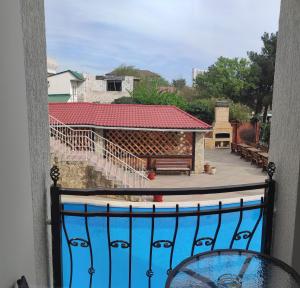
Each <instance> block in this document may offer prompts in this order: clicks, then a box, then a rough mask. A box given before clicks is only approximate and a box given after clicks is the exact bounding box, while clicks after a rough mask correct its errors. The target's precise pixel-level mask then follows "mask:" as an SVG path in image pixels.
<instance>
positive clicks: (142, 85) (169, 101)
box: [130, 79, 187, 109]
mask: <svg viewBox="0 0 300 288" xmlns="http://www.w3.org/2000/svg"><path fill="white" fill-rule="evenodd" d="M159 87H160V85H159V82H157V81H152V80H151V81H149V79H147V80H142V81H140V82H139V83H138V84H137V85H136V87H135V89H134V90H133V91H132V92H131V93H130V96H131V97H132V98H133V99H134V101H135V103H140V104H146V105H150V104H153V105H174V106H177V107H179V108H181V109H185V108H186V107H187V103H186V101H185V100H184V99H183V97H182V96H180V95H178V94H177V93H171V92H160V91H159Z"/></svg>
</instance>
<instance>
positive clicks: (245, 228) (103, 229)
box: [51, 167, 275, 288]
mask: <svg viewBox="0 0 300 288" xmlns="http://www.w3.org/2000/svg"><path fill="white" fill-rule="evenodd" d="M270 169H271V168H270ZM273 170H275V168H274V167H272V171H273ZM272 171H271V172H272ZM54 172H55V173H54ZM51 173H52V174H55V175H53V178H54V179H53V181H54V183H56V181H57V180H58V177H59V176H57V175H58V173H59V170H58V169H55V171H54V169H52V171H51ZM270 174H271V173H270ZM272 176H273V175H270V179H269V180H268V181H266V182H264V183H256V184H247V185H240V186H237V185H236V186H228V187H211V188H205V189H200V188H199V190H197V191H195V190H193V189H190V190H188V189H186V190H180V189H174V191H170V189H166V190H163V191H162V190H158V189H157V190H155V189H151V190H149V189H140V190H138V191H137V190H128V191H126V194H128V195H136V194H137V193H139V194H140V195H149V194H150V193H152V194H159V193H162V194H168V195H172V194H173V195H192V194H212V192H214V193H226V192H234V191H245V190H246V191H248V190H256V189H264V197H261V198H260V200H257V201H256V202H244V201H243V199H241V200H240V202H239V203H235V204H234V205H229V206H228V205H223V204H222V202H219V203H218V205H216V206H210V207H200V204H198V205H197V206H196V207H189V208H188V209H187V208H186V207H185V208H183V207H180V205H178V204H177V205H176V206H175V207H174V208H172V209H167V210H166V209H161V208H157V207H156V206H155V205H153V206H152V209H151V208H147V209H146V210H145V209H142V210H141V209H139V208H135V209H133V208H132V206H131V205H130V206H129V207H127V208H126V207H123V208H120V209H117V208H116V207H110V204H107V206H106V207H98V208H97V207H95V206H91V207H90V206H88V205H87V204H80V207H78V205H77V206H74V205H72V204H68V205H67V204H63V203H61V202H60V201H61V200H60V196H61V195H73V196H86V197H89V196H91V195H94V196H95V195H105V194H107V193H109V191H105V190H75V189H64V188H61V187H60V186H56V185H53V186H52V187H51V216H52V219H51V220H52V221H51V223H52V235H53V237H52V239H53V242H52V246H54V249H53V259H54V260H53V265H54V266H53V271H54V284H55V287H69V288H76V287H89V288H91V287H108V288H117V287H121V286H122V287H128V288H131V287H133V286H134V287H145V288H146V287H148V288H158V287H163V285H164V281H165V280H166V278H167V275H168V274H169V273H170V272H171V271H172V270H173V268H174V266H175V265H177V264H178V263H179V262H180V261H182V260H184V259H185V258H187V257H189V256H190V255H194V254H197V253H199V252H204V251H212V250H215V249H236V248H239V249H245V250H249V249H250V250H252V249H253V245H252V244H253V243H255V245H256V246H255V249H256V250H257V251H262V252H264V253H269V248H270V245H271V234H270V231H271V230H272V221H271V220H272V215H273V207H274V191H275V190H274V189H275V184H274V181H273V180H271V177H272ZM113 192H114V194H116V195H121V194H122V193H124V190H117V189H115V190H112V191H110V193H113ZM222 197H224V195H222ZM249 219H251V221H250V220H249ZM208 224H209V225H208ZM166 231H167V233H166ZM258 232H259V233H260V234H258ZM257 245H258V246H257ZM260 245H261V246H260ZM62 264H63V265H62ZM57 265H58V266H57ZM120 277H121V278H120Z"/></svg>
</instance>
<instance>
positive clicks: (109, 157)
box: [49, 115, 148, 187]
mask: <svg viewBox="0 0 300 288" xmlns="http://www.w3.org/2000/svg"><path fill="white" fill-rule="evenodd" d="M49 124H50V136H51V133H52V134H56V136H58V135H59V136H60V141H61V142H63V143H65V144H67V145H69V146H71V147H72V150H73V151H75V150H76V148H79V149H81V148H83V149H84V150H83V151H85V152H94V155H96V156H97V158H98V157H99V155H98V153H96V151H101V155H102V157H101V158H102V159H104V160H105V163H106V164H109V165H110V166H109V167H110V171H111V170H112V169H113V168H112V167H111V165H118V166H119V167H120V168H122V170H123V172H124V175H123V177H121V178H122V179H120V180H121V181H122V182H123V184H124V185H125V186H127V184H128V185H129V184H130V183H129V182H130V181H128V179H127V178H128V175H127V173H132V174H133V177H134V179H133V187H139V186H144V184H145V182H146V181H148V178H147V177H146V176H145V173H146V170H145V169H144V165H143V164H144V163H143V160H142V159H140V158H138V157H136V156H135V155H133V154H132V153H130V152H128V151H126V150H124V149H123V148H121V147H119V146H117V145H115V144H114V143H113V142H111V141H109V140H107V139H105V138H104V137H102V136H100V135H98V134H97V133H95V132H94V131H87V130H76V129H73V128H71V127H70V126H68V125H65V124H64V123H63V122H61V121H60V120H58V119H56V118H55V117H53V116H51V115H49ZM59 128H62V129H65V130H66V131H65V132H66V133H63V132H61V131H60V130H59ZM53 131H55V133H53ZM91 132H92V133H91ZM83 133H85V134H83ZM86 133H88V135H86ZM89 135H93V136H94V137H98V139H100V140H101V141H103V142H104V143H103V145H101V144H100V143H99V142H96V141H94V140H93V139H92V137H91V136H89ZM73 138H74V139H78V140H75V141H74V140H72V139H73ZM70 139H71V140H70ZM78 142H79V143H78ZM106 143H109V145H110V146H113V147H116V150H117V152H118V153H117V154H120V155H122V156H123V157H124V158H125V159H126V160H125V161H123V160H122V159H121V158H120V157H118V155H115V154H114V153H112V152H111V151H110V150H108V149H106V148H105V147H106V146H107V145H106ZM77 144H78V145H77ZM120 151H121V153H120ZM65 153H66V151H65ZM123 153H124V154H125V155H124V154H123ZM86 160H88V159H87V153H86ZM128 160H129V161H128ZM132 160H134V161H133V163H135V162H137V168H138V169H136V168H135V167H132V166H131V165H129V163H130V161H132ZM110 161H111V162H110ZM112 162H113V163H112ZM128 162H129V163H128ZM116 168H117V166H116ZM110 171H108V170H105V172H106V173H108V174H109V173H110ZM107 176H108V175H107ZM136 177H138V179H136ZM136 180H138V181H136ZM138 183H140V184H142V185H138Z"/></svg>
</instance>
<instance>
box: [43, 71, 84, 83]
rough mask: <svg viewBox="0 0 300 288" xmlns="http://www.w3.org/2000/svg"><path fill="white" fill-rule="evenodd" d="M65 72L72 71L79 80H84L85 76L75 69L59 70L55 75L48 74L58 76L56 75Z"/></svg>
mask: <svg viewBox="0 0 300 288" xmlns="http://www.w3.org/2000/svg"><path fill="white" fill-rule="evenodd" d="M64 73H71V74H72V75H73V76H74V77H75V78H77V79H78V80H79V81H84V80H85V79H84V76H83V75H82V74H81V73H79V72H77V71H73V70H65V71H61V72H58V73H56V74H53V75H50V76H48V78H49V77H53V76H56V75H60V74H64Z"/></svg>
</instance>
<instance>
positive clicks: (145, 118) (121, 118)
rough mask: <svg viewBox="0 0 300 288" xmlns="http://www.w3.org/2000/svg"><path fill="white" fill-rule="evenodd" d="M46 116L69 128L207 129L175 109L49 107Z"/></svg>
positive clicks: (151, 107)
mask: <svg viewBox="0 0 300 288" xmlns="http://www.w3.org/2000/svg"><path fill="white" fill-rule="evenodd" d="M49 114H50V115H51V116H53V117H55V118H56V119H58V120H60V121H61V122H64V123H65V124H68V125H93V126H101V127H124V128H125V127H126V128H153V129H210V128H211V126H210V125H208V124H207V123H205V122H203V121H201V120H199V119H197V118H195V117H193V116H192V115H190V114H188V113H186V112H184V111H182V110H180V109H179V108H177V107H175V106H166V105H138V104H95V103H83V102H79V103H49Z"/></svg>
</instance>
